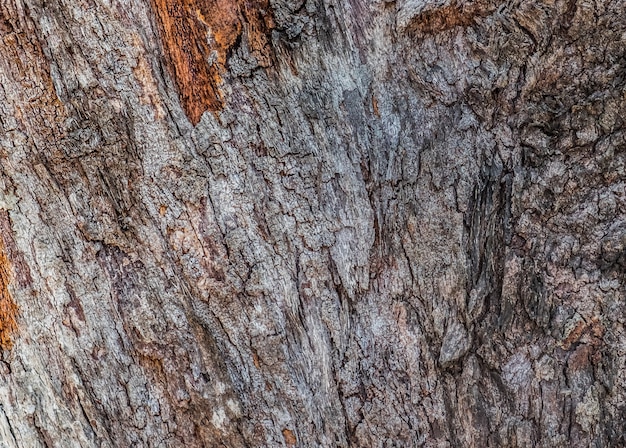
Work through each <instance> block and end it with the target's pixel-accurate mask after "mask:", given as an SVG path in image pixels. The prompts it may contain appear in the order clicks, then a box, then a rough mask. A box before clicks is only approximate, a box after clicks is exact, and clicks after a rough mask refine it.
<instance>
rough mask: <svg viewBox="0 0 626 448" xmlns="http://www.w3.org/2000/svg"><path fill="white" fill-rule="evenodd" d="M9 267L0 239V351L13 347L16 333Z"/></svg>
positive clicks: (15, 313) (15, 315)
mask: <svg viewBox="0 0 626 448" xmlns="http://www.w3.org/2000/svg"><path fill="white" fill-rule="evenodd" d="M10 272H11V266H10V264H9V260H8V258H7V256H6V252H5V248H4V242H3V241H2V238H0V349H3V350H8V349H10V348H11V347H12V346H13V341H12V339H11V336H12V335H13V333H15V331H17V322H16V320H15V319H16V317H17V311H18V308H17V305H16V304H15V301H14V300H13V297H12V296H11V293H10V292H9V281H10V278H11V275H10Z"/></svg>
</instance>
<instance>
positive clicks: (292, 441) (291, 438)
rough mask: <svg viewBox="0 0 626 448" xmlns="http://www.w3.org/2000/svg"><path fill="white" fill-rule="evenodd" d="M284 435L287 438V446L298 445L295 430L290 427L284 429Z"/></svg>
mask: <svg viewBox="0 0 626 448" xmlns="http://www.w3.org/2000/svg"><path fill="white" fill-rule="evenodd" d="M283 437H284V438H285V443H286V444H287V446H296V443H297V442H298V440H297V439H296V435H295V434H294V433H293V431H291V430H289V429H283Z"/></svg>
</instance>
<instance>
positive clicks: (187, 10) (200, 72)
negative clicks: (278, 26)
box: [152, 0, 273, 125]
mask: <svg viewBox="0 0 626 448" xmlns="http://www.w3.org/2000/svg"><path fill="white" fill-rule="evenodd" d="M152 4H153V8H154V11H155V14H156V15H157V17H158V21H159V30H160V33H161V40H162V43H163V48H164V50H165V55H166V63H167V65H168V67H169V70H170V72H171V74H172V75H173V77H174V80H175V83H176V86H177V88H178V93H179V95H180V100H181V103H182V106H183V109H184V110H185V113H186V114H187V117H188V118H189V120H190V121H191V122H192V123H193V124H194V125H195V124H197V123H198V122H199V121H200V117H202V114H203V113H204V112H205V111H207V110H209V111H217V110H219V109H221V108H222V105H223V98H222V95H221V92H220V89H219V85H220V84H221V83H222V77H221V75H222V74H223V73H224V72H225V70H226V60H227V58H228V54H229V52H230V51H231V50H232V49H233V48H234V47H235V46H236V45H237V44H238V42H239V41H240V40H241V38H242V37H245V38H246V42H247V44H248V50H249V51H250V53H251V54H252V56H253V57H255V58H256V59H257V62H258V64H259V65H260V66H267V65H269V51H268V48H269V40H268V38H267V34H268V32H269V30H271V29H272V28H273V20H272V17H271V14H270V10H269V2H268V0H253V1H246V0H183V1H176V0H153V3H152Z"/></svg>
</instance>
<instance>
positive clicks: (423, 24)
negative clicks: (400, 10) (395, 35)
mask: <svg viewBox="0 0 626 448" xmlns="http://www.w3.org/2000/svg"><path fill="white" fill-rule="evenodd" d="M496 6H497V5H495V4H492V3H490V2H488V1H487V0H478V1H474V2H459V3H457V2H453V3H452V4H449V5H446V6H443V7H441V8H436V9H430V10H427V11H424V12H423V13H421V14H419V15H418V16H416V17H415V18H414V19H413V21H412V23H411V24H410V25H409V26H408V27H407V28H408V30H409V31H417V32H419V33H425V34H431V33H438V32H443V31H447V30H450V29H452V28H454V27H457V26H461V27H468V26H470V25H472V24H473V23H474V21H475V20H476V19H477V18H480V17H486V16H488V15H489V14H491V13H492V12H493V11H495V9H496Z"/></svg>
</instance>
